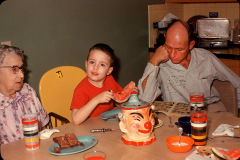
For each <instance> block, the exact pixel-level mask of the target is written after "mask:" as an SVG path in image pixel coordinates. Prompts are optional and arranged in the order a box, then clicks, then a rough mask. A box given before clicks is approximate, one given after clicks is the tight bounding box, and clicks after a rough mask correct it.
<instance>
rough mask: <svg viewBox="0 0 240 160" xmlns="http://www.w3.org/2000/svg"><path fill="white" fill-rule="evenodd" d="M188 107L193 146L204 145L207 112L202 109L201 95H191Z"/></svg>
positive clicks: (202, 98)
mask: <svg viewBox="0 0 240 160" xmlns="http://www.w3.org/2000/svg"><path fill="white" fill-rule="evenodd" d="M190 105H191V111H190V113H191V116H190V117H191V137H192V138H193V139H194V144H195V145H198V146H199V145H205V144H206V142H207V111H206V110H205V107H204V95H203V93H191V94H190Z"/></svg>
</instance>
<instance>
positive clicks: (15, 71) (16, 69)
mask: <svg viewBox="0 0 240 160" xmlns="http://www.w3.org/2000/svg"><path fill="white" fill-rule="evenodd" d="M0 68H11V70H12V72H13V73H14V74H18V72H19V69H21V70H22V72H23V73H26V70H27V68H26V66H21V67H18V66H0Z"/></svg>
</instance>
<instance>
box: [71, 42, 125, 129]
mask: <svg viewBox="0 0 240 160" xmlns="http://www.w3.org/2000/svg"><path fill="white" fill-rule="evenodd" d="M113 63H114V51H113V49H112V48H111V47H109V46H108V45H106V44H102V43H99V44H96V45H94V46H93V47H92V48H90V50H89V54H88V57H87V60H86V61H85V67H86V71H87V76H86V77H85V78H84V79H83V80H82V81H81V82H80V83H79V84H78V86H77V87H76V88H75V90H74V94H73V99H72V104H71V107H70V109H71V110H72V120H73V123H74V124H75V125H79V124H81V123H82V122H83V121H84V120H86V119H87V118H88V117H89V116H90V117H96V116H98V115H99V114H101V113H103V112H106V111H108V110H111V109H112V108H113V101H112V100H111V99H113V93H116V92H121V91H122V87H121V86H120V85H119V84H118V83H117V82H116V81H115V80H114V78H113V77H112V75H110V74H111V72H112V71H113ZM110 90H112V92H110Z"/></svg>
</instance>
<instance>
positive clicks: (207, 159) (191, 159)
mask: <svg viewBox="0 0 240 160" xmlns="http://www.w3.org/2000/svg"><path fill="white" fill-rule="evenodd" d="M197 147H198V146H197ZM197 147H196V148H197ZM216 148H217V149H221V150H224V151H227V150H228V149H224V148H220V147H216ZM185 160H216V158H215V156H214V153H212V154H211V155H209V156H206V155H205V156H201V155H199V154H198V152H197V150H196V149H195V150H194V151H193V152H192V153H191V154H190V155H189V156H188V157H187V158H186V159H185Z"/></svg>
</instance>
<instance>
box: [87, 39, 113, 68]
mask: <svg viewBox="0 0 240 160" xmlns="http://www.w3.org/2000/svg"><path fill="white" fill-rule="evenodd" d="M94 49H97V50H100V51H103V52H104V53H106V54H107V55H108V56H109V57H110V66H111V67H112V66H113V64H114V59H115V55H114V50H113V49H112V48H111V47H110V46H109V45H107V44H104V43H97V44H95V45H94V46H92V47H91V48H90V49H89V53H90V52H91V51H92V50H94ZM89 53H88V56H87V60H88V58H89Z"/></svg>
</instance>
